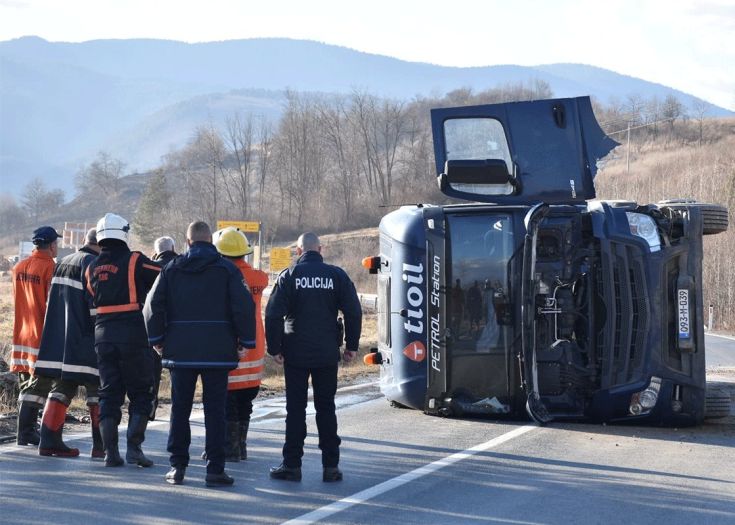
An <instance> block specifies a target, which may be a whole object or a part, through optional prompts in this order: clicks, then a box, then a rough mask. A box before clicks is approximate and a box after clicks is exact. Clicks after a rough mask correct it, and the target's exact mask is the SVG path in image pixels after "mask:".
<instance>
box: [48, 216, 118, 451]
mask: <svg viewBox="0 0 735 525" xmlns="http://www.w3.org/2000/svg"><path fill="white" fill-rule="evenodd" d="M98 253H99V246H98V245H97V230H95V229H94V228H92V229H91V230H89V231H88V232H87V236H86V243H85V245H84V246H82V248H80V249H79V251H78V252H76V253H73V254H71V255H67V256H66V257H64V258H63V259H61V261H59V263H58V264H57V265H56V268H55V269H54V275H53V279H52V280H51V291H50V293H49V299H48V307H47V309H46V320H45V322H44V324H43V336H42V337H41V346H40V349H39V352H38V361H36V375H37V376H39V377H48V378H53V380H54V385H53V388H51V392H50V394H49V397H48V401H47V402H46V409H45V410H44V412H43V421H42V423H41V443H40V444H39V446H38V452H39V454H40V455H42V456H60V457H75V456H78V455H79V449H77V448H70V447H68V446H66V444H65V443H64V441H63V439H62V432H63V428H64V420H65V418H66V410H67V408H68V406H69V403H70V402H71V400H72V398H73V397H74V396H75V395H76V392H77V389H78V388H79V386H80V385H84V387H85V390H86V393H87V407H88V408H89V417H90V421H91V423H92V457H93V458H102V457H104V456H105V452H104V447H103V446H102V438H101V435H100V427H99V419H100V407H99V397H98V390H99V382H100V380H99V372H98V371H97V354H95V351H94V318H93V317H92V315H91V314H90V311H89V302H88V298H87V297H86V296H85V292H84V285H83V279H84V273H85V271H86V269H87V266H89V265H90V264H91V262H92V261H93V260H94V259H95V258H96V257H97V254H98Z"/></svg>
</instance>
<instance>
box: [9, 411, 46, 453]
mask: <svg viewBox="0 0 735 525" xmlns="http://www.w3.org/2000/svg"><path fill="white" fill-rule="evenodd" d="M39 410H41V407H40V406H39V405H37V404H36V403H31V402H30V401H21V402H20V406H18V427H17V428H18V434H17V437H16V440H15V441H16V443H17V444H18V445H34V446H36V445H38V443H39V442H40V441H41V436H40V434H39V433H38V431H37V430H36V421H38V411H39Z"/></svg>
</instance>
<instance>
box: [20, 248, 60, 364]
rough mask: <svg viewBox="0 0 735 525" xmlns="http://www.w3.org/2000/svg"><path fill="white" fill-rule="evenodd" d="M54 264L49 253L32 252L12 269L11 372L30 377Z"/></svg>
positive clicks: (39, 339) (41, 329) (36, 356)
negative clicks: (21, 373) (13, 313)
mask: <svg viewBox="0 0 735 525" xmlns="http://www.w3.org/2000/svg"><path fill="white" fill-rule="evenodd" d="M54 264H55V263H54V260H53V258H52V257H51V255H50V254H49V253H47V252H40V251H38V250H34V251H33V253H31V256H30V257H28V258H27V259H24V260H22V261H20V262H19V263H18V264H16V265H15V266H14V267H13V270H12V279H13V298H14V301H15V320H14V322H13V352H12V354H11V361H10V371H11V372H27V373H33V369H34V367H35V364H36V360H37V359H38V348H39V346H40V345H41V334H42V333H43V319H44V317H45V315H46V301H47V300H48V294H49V290H50V289H51V277H52V275H53V273H54Z"/></svg>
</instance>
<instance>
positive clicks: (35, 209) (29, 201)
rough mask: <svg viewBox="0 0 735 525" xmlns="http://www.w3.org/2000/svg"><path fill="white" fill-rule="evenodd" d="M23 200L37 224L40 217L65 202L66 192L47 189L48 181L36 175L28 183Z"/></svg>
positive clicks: (44, 216)
mask: <svg viewBox="0 0 735 525" xmlns="http://www.w3.org/2000/svg"><path fill="white" fill-rule="evenodd" d="M21 202H22V204H23V208H24V209H25V210H26V213H28V216H29V217H30V219H31V220H32V221H33V223H34V224H36V223H38V221H39V220H40V219H43V218H46V217H48V216H49V215H50V214H51V213H53V212H54V211H56V210H58V209H59V207H60V206H61V205H62V204H63V203H64V192H63V191H62V190H59V189H55V190H49V189H47V187H46V183H45V182H44V181H43V180H42V179H40V178H39V177H36V178H34V179H31V181H30V182H28V184H26V186H25V188H24V189H23V195H22V196H21Z"/></svg>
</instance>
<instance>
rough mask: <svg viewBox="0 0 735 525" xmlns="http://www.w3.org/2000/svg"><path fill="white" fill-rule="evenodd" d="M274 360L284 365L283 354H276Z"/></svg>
mask: <svg viewBox="0 0 735 525" xmlns="http://www.w3.org/2000/svg"><path fill="white" fill-rule="evenodd" d="M273 360H274V361H275V362H276V364H278V365H283V354H276V355H274V356H273Z"/></svg>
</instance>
